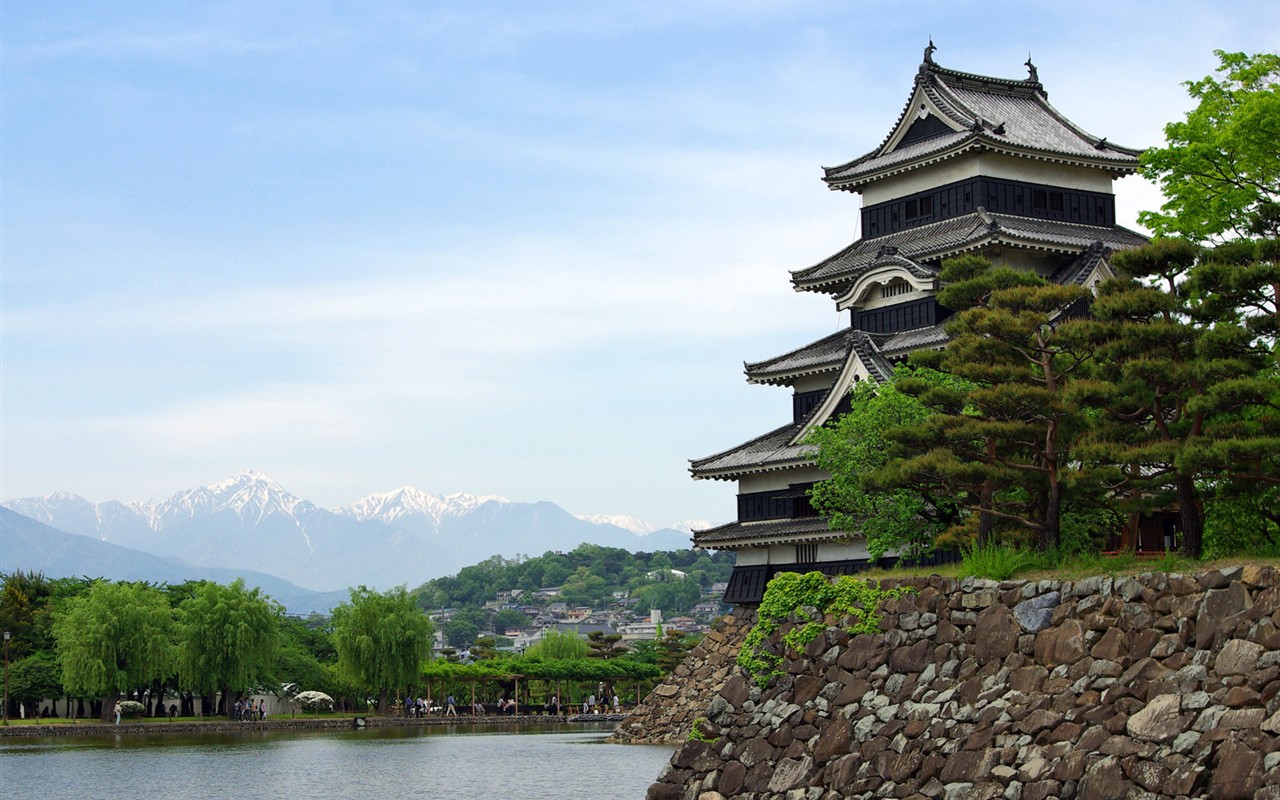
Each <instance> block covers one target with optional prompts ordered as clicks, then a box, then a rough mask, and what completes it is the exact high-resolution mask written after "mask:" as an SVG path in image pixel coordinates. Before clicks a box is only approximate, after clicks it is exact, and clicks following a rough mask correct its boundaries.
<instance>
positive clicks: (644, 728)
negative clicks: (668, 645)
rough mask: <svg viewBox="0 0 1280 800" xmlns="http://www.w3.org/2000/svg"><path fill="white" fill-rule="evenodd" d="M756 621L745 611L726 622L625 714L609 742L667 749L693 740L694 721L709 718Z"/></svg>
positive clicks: (721, 621)
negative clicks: (710, 703)
mask: <svg viewBox="0 0 1280 800" xmlns="http://www.w3.org/2000/svg"><path fill="white" fill-rule="evenodd" d="M755 620H756V617H755V612H753V611H749V610H748V611H743V610H741V609H739V610H738V612H737V613H736V614H735V615H731V616H727V617H722V618H721V619H720V620H719V621H718V622H716V624H715V625H714V626H713V627H712V629H711V632H710V633H708V634H707V635H706V636H704V637H703V638H702V641H701V642H699V643H698V645H697V646H696V647H694V648H693V650H691V651H690V652H689V655H688V657H686V658H685V660H684V661H683V662H681V664H680V666H678V667H676V668H675V669H674V670H672V671H671V674H670V675H668V676H667V677H666V679H665V680H664V681H663V682H662V683H660V684H658V686H657V687H655V688H654V690H653V691H652V692H650V693H649V696H648V697H646V698H645V699H644V701H643V702H642V703H640V705H639V706H637V707H636V709H635V711H633V712H631V713H630V714H629V715H627V718H626V719H625V720H623V721H622V723H621V724H620V725H618V729H617V730H616V731H614V733H613V735H612V736H610V737H609V741H611V742H622V743H626V744H669V743H671V742H683V741H684V740H685V739H687V738H689V731H690V730H691V729H692V727H693V721H694V720H695V719H697V718H698V717H700V716H702V715H703V714H705V713H706V708H707V701H709V700H710V699H711V698H712V697H715V696H716V693H717V692H719V691H720V690H721V689H722V688H723V687H724V684H725V681H727V680H728V679H729V675H730V674H731V671H732V670H736V667H734V661H735V659H737V657H738V648H739V647H741V645H742V639H743V637H745V636H746V635H747V631H748V630H750V629H751V626H752V625H754V624H755Z"/></svg>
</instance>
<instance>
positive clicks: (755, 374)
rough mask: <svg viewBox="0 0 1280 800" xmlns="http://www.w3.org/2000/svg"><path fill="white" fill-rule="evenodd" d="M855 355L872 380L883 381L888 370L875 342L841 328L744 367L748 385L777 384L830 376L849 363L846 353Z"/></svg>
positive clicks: (868, 337)
mask: <svg viewBox="0 0 1280 800" xmlns="http://www.w3.org/2000/svg"><path fill="white" fill-rule="evenodd" d="M850 348H853V349H854V350H856V351H857V353H858V356H859V358H861V359H862V363H863V364H864V365H865V366H866V367H867V370H868V371H869V372H870V373H871V374H872V376H873V377H874V378H875V379H876V380H878V381H879V380H884V379H885V378H884V377H883V376H882V374H881V373H882V372H884V371H885V370H888V372H889V373H892V371H893V370H892V368H891V367H889V365H888V362H887V361H886V360H885V359H884V357H883V356H882V355H881V354H880V352H879V351H878V350H877V348H876V339H875V337H874V336H872V335H871V334H869V333H867V332H866V331H860V330H855V329H854V328H845V329H843V330H840V331H836V332H835V333H833V334H831V335H830V336H824V337H823V338H821V339H819V340H818V341H816V342H812V343H810V344H807V345H805V346H804V347H800V348H797V349H795V350H792V351H791V352H790V353H783V354H782V355H780V356H775V357H774V358H770V359H767V360H765V361H757V362H756V363H754V364H747V365H746V373H747V380H748V381H749V382H751V383H772V384H781V383H786V382H787V381H788V380H793V379H795V378H797V377H801V376H803V375H813V374H815V373H819V372H834V371H837V370H839V369H840V368H841V367H843V366H844V363H845V362H846V361H848V360H849V349H850Z"/></svg>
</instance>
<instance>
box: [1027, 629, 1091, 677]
mask: <svg viewBox="0 0 1280 800" xmlns="http://www.w3.org/2000/svg"><path fill="white" fill-rule="evenodd" d="M1035 654H1036V660H1037V661H1039V662H1040V663H1041V664H1044V665H1045V666H1048V667H1056V666H1058V665H1059V664H1074V663H1076V662H1077V661H1079V660H1080V659H1082V658H1084V654H1085V649H1084V626H1082V625H1081V624H1080V621H1079V620H1075V619H1068V620H1065V621H1064V622H1063V623H1062V624H1061V625H1059V626H1058V627H1056V628H1048V629H1046V630H1043V631H1040V633H1038V634H1036V643H1035Z"/></svg>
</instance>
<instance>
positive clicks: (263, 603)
mask: <svg viewBox="0 0 1280 800" xmlns="http://www.w3.org/2000/svg"><path fill="white" fill-rule="evenodd" d="M192 588H193V592H192V594H191V596H190V597H188V598H187V599H186V600H183V601H182V602H181V604H180V605H179V606H178V631H179V635H180V640H181V641H180V643H179V645H178V650H177V661H178V676H179V680H180V681H181V683H182V685H183V686H184V687H186V688H188V689H190V690H192V691H196V692H201V693H204V692H214V691H217V692H221V693H222V695H223V700H224V703H225V701H226V700H227V699H228V698H229V697H230V694H231V692H232V690H236V691H240V690H244V689H253V688H257V687H258V686H259V685H260V683H261V682H262V680H263V679H264V678H265V677H266V675H267V672H268V670H269V669H270V667H271V665H272V664H273V662H274V660H275V658H276V653H277V648H278V645H279V639H280V637H279V630H280V619H281V617H282V616H283V614H284V608H283V607H281V606H280V604H279V603H277V602H276V601H274V600H272V599H271V598H269V597H267V596H265V595H264V594H262V591H261V590H260V589H258V588H257V587H255V588H253V589H246V588H245V584H244V580H243V579H240V578H237V579H236V580H235V581H234V582H232V583H231V584H230V585H226V586H224V585H222V584H217V583H213V582H211V581H204V582H201V583H199V584H197V585H195V586H194V587H192Z"/></svg>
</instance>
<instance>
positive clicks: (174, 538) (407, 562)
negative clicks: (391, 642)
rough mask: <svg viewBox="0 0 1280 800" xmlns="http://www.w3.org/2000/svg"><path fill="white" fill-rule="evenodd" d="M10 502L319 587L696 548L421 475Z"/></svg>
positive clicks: (199, 560) (681, 534) (92, 533)
mask: <svg viewBox="0 0 1280 800" xmlns="http://www.w3.org/2000/svg"><path fill="white" fill-rule="evenodd" d="M0 505H3V506H5V507H7V508H8V509H10V510H11V511H14V512H17V514H20V515H23V516H25V517H29V518H31V519H33V520H35V521H37V522H39V523H43V524H44V525H46V526H49V528H50V529H57V530H59V531H62V532H66V533H71V534H77V535H79V536H83V537H89V538H92V539H96V540H99V541H100V542H104V543H107V544H112V545H117V546H120V547H125V548H130V549H133V550H138V551H142V552H143V553H146V554H150V555H152V556H156V557H159V558H161V559H177V560H178V561H179V562H181V563H185V564H187V565H191V566H196V567H204V568H228V569H232V570H239V571H241V572H243V571H245V570H249V571H255V572H259V573H265V574H267V575H272V576H278V577H280V578H283V579H285V580H286V581H289V582H290V583H292V584H296V585H297V586H298V587H304V588H306V589H311V590H316V591H328V590H335V589H341V588H343V587H348V586H357V585H361V584H364V585H367V586H372V587H377V588H381V589H385V588H389V587H391V586H394V585H397V584H401V583H403V584H408V585H409V586H410V587H413V586H417V585H418V584H420V583H422V582H424V581H426V580H429V579H431V578H435V577H440V576H442V575H449V574H453V573H456V572H457V571H458V570H459V569H461V568H462V567H464V566H467V565H469V564H474V563H477V562H479V561H482V560H484V559H486V558H488V557H490V556H493V555H502V556H505V557H514V556H515V555H517V554H519V553H524V554H535V555H536V554H541V553H543V552H545V551H547V550H571V549H573V548H574V547H576V546H578V545H579V544H581V543H583V542H589V543H591V544H598V545H604V546H608V547H619V548H623V549H626V550H629V551H632V552H637V551H641V550H645V551H653V550H678V549H684V548H687V547H689V534H688V530H687V526H681V527H684V528H685V530H679V529H676V528H663V529H658V530H653V526H647V525H645V523H642V522H639V521H637V520H633V519H631V518H628V517H592V518H580V517H576V516H574V515H573V514H570V513H569V512H567V511H565V510H564V509H563V508H561V507H560V506H558V505H556V504H554V503H550V502H545V501H544V502H538V503H517V502H512V501H510V500H507V499H506V498H503V497H497V496H478V495H471V494H452V495H448V496H443V497H442V496H438V495H430V494H427V493H425V492H422V491H419V490H418V489H415V488H413V487H411V486H406V487H403V488H401V489H397V490H395V491H392V492H386V493H382V494H373V495H369V496H368V497H365V498H363V499H362V500H359V501H357V502H355V503H352V504H351V505H349V506H343V507H340V508H334V509H324V508H320V507H319V506H317V505H315V504H314V503H311V502H309V501H307V500H304V499H302V498H300V497H298V496H296V495H294V494H292V493H290V492H289V491H288V490H286V489H285V488H284V487H282V486H281V485H280V484H278V483H277V482H276V481H274V480H272V479H271V478H270V477H268V476H266V475H263V474H261V473H259V472H254V471H252V470H246V471H244V472H241V473H240V474H238V475H235V476H233V477H231V478H229V479H227V480H225V481H221V482H219V483H214V484H210V485H208V486H202V487H199V488H195V489H189V490H187V491H183V492H179V493H177V494H175V495H173V496H172V497H170V498H168V499H167V500H164V501H161V502H151V501H148V502H130V503H124V502H120V501H115V500H110V501H106V502H101V503H94V502H91V501H89V500H86V499H85V498H83V497H80V496H79V495H75V494H72V493H69V492H55V493H54V494H50V495H46V496H44V497H25V498H16V499H12V500H8V501H5V502H4V503H3V504H0ZM693 524H695V525H696V524H703V523H693ZM19 566H21V565H19ZM23 568H26V567H23ZM77 574H79V573H77ZM85 574H96V573H92V572H88V573H85Z"/></svg>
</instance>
